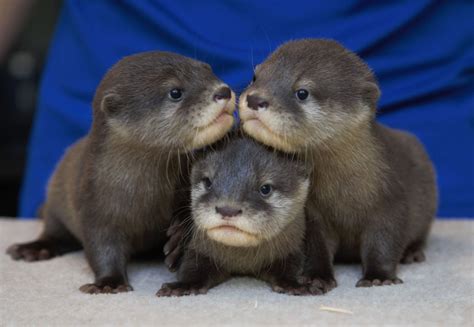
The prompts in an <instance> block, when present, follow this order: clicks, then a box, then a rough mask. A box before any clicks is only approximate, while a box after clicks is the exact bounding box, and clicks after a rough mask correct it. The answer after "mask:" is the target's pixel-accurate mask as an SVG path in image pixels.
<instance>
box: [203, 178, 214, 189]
mask: <svg viewBox="0 0 474 327" xmlns="http://www.w3.org/2000/svg"><path fill="white" fill-rule="evenodd" d="M202 183H203V184H204V187H205V188H206V189H208V190H210V189H211V187H212V182H211V180H210V179H209V178H208V177H204V178H203V179H202Z"/></svg>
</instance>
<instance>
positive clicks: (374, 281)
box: [356, 277, 403, 287]
mask: <svg viewBox="0 0 474 327" xmlns="http://www.w3.org/2000/svg"><path fill="white" fill-rule="evenodd" d="M402 283H403V281H402V280H401V279H400V278H398V277H395V278H385V279H383V278H366V277H364V278H362V279H360V280H359V281H358V282H357V284H356V287H372V286H384V285H396V284H402Z"/></svg>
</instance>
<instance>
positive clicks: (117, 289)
mask: <svg viewBox="0 0 474 327" xmlns="http://www.w3.org/2000/svg"><path fill="white" fill-rule="evenodd" d="M79 290H80V291H81V292H82V293H86V294H117V293H124V292H130V291H133V288H132V286H130V285H128V284H119V285H107V284H100V285H99V284H84V285H82V286H81V287H79Z"/></svg>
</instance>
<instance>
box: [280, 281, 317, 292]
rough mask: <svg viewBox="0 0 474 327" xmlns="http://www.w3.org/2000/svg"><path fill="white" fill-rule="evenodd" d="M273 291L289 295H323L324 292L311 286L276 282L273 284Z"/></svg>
mask: <svg viewBox="0 0 474 327" xmlns="http://www.w3.org/2000/svg"><path fill="white" fill-rule="evenodd" d="M271 286H272V291H274V292H277V293H282V294H288V295H322V294H324V292H323V291H322V290H321V289H320V288H319V287H317V286H313V285H311V284H300V283H298V282H287V281H276V282H274V283H272V284H271Z"/></svg>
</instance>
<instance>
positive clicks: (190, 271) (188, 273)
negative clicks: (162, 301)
mask: <svg viewBox="0 0 474 327" xmlns="http://www.w3.org/2000/svg"><path fill="white" fill-rule="evenodd" d="M229 277H230V274H228V273H227V272H225V271H222V269H219V268H218V267H217V266H216V264H215V263H214V262H212V261H211V260H210V259H209V258H208V257H205V256H202V255H200V254H198V253H197V252H195V251H193V250H187V251H186V252H185V254H184V256H183V259H182V262H181V265H180V267H179V270H178V281H177V282H174V283H165V284H163V285H162V286H161V288H160V289H159V290H158V292H157V293H156V296H159V297H165V296H166V297H169V296H183V295H198V294H206V293H207V292H208V291H209V289H211V288H213V287H214V286H216V285H218V284H220V283H222V282H224V281H225V280H227V279H228V278H229Z"/></svg>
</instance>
